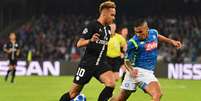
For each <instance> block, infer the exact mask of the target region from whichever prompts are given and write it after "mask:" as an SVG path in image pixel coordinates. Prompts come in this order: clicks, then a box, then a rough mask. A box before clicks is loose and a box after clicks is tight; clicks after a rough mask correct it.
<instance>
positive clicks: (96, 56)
mask: <svg viewBox="0 0 201 101" xmlns="http://www.w3.org/2000/svg"><path fill="white" fill-rule="evenodd" d="M99 12H100V15H99V18H98V19H97V20H95V21H92V22H90V23H89V24H88V25H87V27H86V28H84V30H83V32H82V33H81V38H80V39H79V41H78V43H77V47H84V46H85V47H86V50H85V54H84V56H83V57H82V59H81V61H80V63H79V68H78V70H77V73H76V74H75V77H74V81H73V85H72V86H71V88H70V90H69V91H68V92H67V93H65V94H64V95H62V97H61V98H60V101H70V100H71V99H73V98H75V97H76V96H77V95H78V94H79V93H80V91H81V90H82V88H83V87H84V85H85V84H87V83H88V82H89V81H90V79H91V78H92V77H95V78H96V79H98V80H99V81H100V82H101V83H103V84H104V85H105V88H104V89H103V90H102V92H101V93H100V95H99V98H98V101H107V100H108V99H109V98H110V97H111V96H112V93H113V90H114V87H115V80H114V77H113V72H112V67H111V66H110V65H109V64H108V62H107V58H106V52H107V43H108V41H109V39H110V34H111V31H110V27H109V25H110V24H112V23H113V21H114V20H115V15H116V5H115V3H114V2H111V1H106V2H103V3H102V4H101V5H100V6H99Z"/></svg>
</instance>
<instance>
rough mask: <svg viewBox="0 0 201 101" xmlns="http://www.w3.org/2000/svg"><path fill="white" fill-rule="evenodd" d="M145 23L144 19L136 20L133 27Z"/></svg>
mask: <svg viewBox="0 0 201 101" xmlns="http://www.w3.org/2000/svg"><path fill="white" fill-rule="evenodd" d="M145 22H147V20H146V19H144V18H140V19H137V20H136V21H135V22H134V27H139V26H141V25H143V24H144V23H145Z"/></svg>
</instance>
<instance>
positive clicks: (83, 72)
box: [59, 66, 93, 101]
mask: <svg viewBox="0 0 201 101" xmlns="http://www.w3.org/2000/svg"><path fill="white" fill-rule="evenodd" d="M89 68H90V67H88V68H86V67H82V66H80V67H79V68H78V69H77V72H76V74H75V76H74V81H73V82H74V83H73V85H72V87H71V88H70V90H69V91H68V92H67V93H65V94H63V95H62V96H61V98H60V100H59V101H70V100H71V99H73V98H75V97H76V96H77V95H78V94H79V93H80V92H81V90H82V88H83V87H84V85H85V84H87V83H88V82H89V81H90V79H91V78H92V76H93V75H92V70H90V69H89Z"/></svg>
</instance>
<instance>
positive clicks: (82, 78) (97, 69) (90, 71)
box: [73, 62, 112, 85]
mask: <svg viewBox="0 0 201 101" xmlns="http://www.w3.org/2000/svg"><path fill="white" fill-rule="evenodd" d="M106 71H112V68H111V66H110V65H109V64H108V63H107V62H103V63H100V65H98V66H96V65H93V66H85V65H82V64H80V65H79V67H78V69H77V72H76V74H75V76H74V81H73V82H74V83H76V84H79V85H85V84H87V83H88V82H89V81H90V80H91V78H92V77H93V76H94V77H95V78H96V79H97V80H99V81H100V79H99V77H100V75H101V74H102V73H104V72H106ZM100 82H101V81H100Z"/></svg>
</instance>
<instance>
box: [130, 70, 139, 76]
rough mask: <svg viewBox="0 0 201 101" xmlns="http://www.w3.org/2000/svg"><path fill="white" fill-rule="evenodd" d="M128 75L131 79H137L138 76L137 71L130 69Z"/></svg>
mask: <svg viewBox="0 0 201 101" xmlns="http://www.w3.org/2000/svg"><path fill="white" fill-rule="evenodd" d="M130 74H131V76H132V77H137V76H138V70H137V69H132V70H131V71H130Z"/></svg>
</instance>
